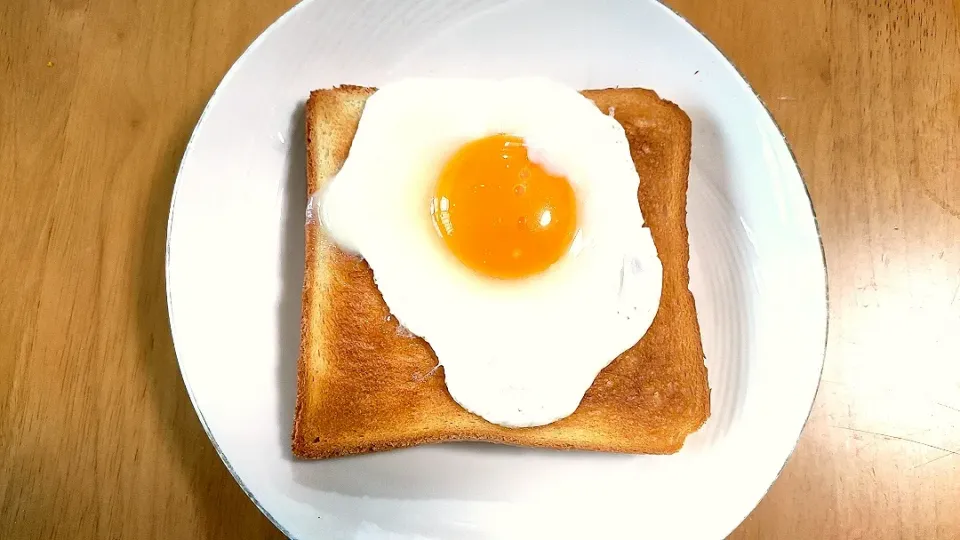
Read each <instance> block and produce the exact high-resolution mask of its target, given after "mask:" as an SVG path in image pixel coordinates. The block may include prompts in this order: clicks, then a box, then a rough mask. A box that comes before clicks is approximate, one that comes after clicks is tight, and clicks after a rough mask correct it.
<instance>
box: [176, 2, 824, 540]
mask: <svg viewBox="0 0 960 540" xmlns="http://www.w3.org/2000/svg"><path fill="white" fill-rule="evenodd" d="M410 75H433V76H452V75H456V76H469V77H496V78H499V77H506V76H511V75H542V76H547V77H550V78H552V79H555V80H558V81H560V82H563V83H566V84H568V85H569V86H571V87H574V88H604V87H610V86H640V87H646V88H652V89H654V90H656V91H657V92H658V93H659V94H660V95H661V96H662V97H664V98H666V99H669V100H671V101H674V102H676V103H677V104H679V105H680V106H681V107H682V108H683V109H684V110H685V111H686V112H687V114H688V115H689V116H690V118H691V119H692V121H693V157H692V163H691V173H690V187H689V198H688V205H687V210H688V214H687V223H688V225H689V229H690V249H691V262H690V270H691V284H690V287H691V289H692V290H693V293H694V296H695V298H696V302H697V308H698V312H699V313H698V314H699V319H700V325H701V330H702V335H703V346H704V351H705V354H706V364H707V367H708V369H709V378H710V386H711V388H712V395H711V399H712V403H711V406H712V415H711V417H710V420H709V421H708V422H707V424H706V425H705V426H704V427H703V428H702V429H701V430H700V431H699V432H697V433H696V434H694V435H693V436H691V437H690V438H689V439H688V440H687V444H686V445H685V447H684V448H683V450H682V451H681V452H679V453H678V454H676V455H672V456H630V455H610V454H599V453H589V452H555V451H544V450H530V449H521V448H510V447H500V446H495V445H484V444H447V445H436V446H428V447H420V448H413V449H408V450H401V451H394V452H387V453H382V454H376V455H367V456H359V457H353V458H345V459H338V460H328V461H319V462H304V461H298V460H295V459H293V457H292V456H291V454H290V431H291V423H292V418H293V407H294V400H295V394H296V388H295V386H296V381H295V374H296V362H297V352H298V346H299V333H300V291H301V283H302V277H303V260H304V254H303V249H304V248H303V246H304V242H303V240H304V238H303V234H304V233H303V229H304V210H305V205H306V193H305V187H304V130H303V124H304V118H303V107H304V100H305V98H306V97H307V95H308V93H309V91H310V90H312V89H316V88H324V87H330V86H333V85H337V84H343V83H352V84H362V85H380V84H383V83H385V82H387V81H391V80H395V79H399V78H402V77H405V76H410ZM167 287H168V289H167V290H168V302H169V308H170V321H171V325H172V328H173V337H174V341H175V344H176V350H177V356H178V357H179V361H180V367H181V370H182V372H183V379H184V381H185V383H186V385H187V388H188V391H189V393H190V396H191V398H192V399H193V403H194V406H195V407H196V409H197V413H198V414H199V415H200V417H201V419H202V421H203V424H204V426H205V427H206V429H207V431H208V433H209V434H210V438H211V440H212V441H213V443H214V444H215V445H216V447H217V449H218V450H219V452H220V455H221V457H222V458H223V460H224V462H225V463H226V464H227V466H228V467H229V468H230V469H231V471H232V472H233V474H234V476H235V477H236V478H237V481H238V482H240V484H241V485H242V486H243V487H244V489H245V490H246V491H247V493H248V494H249V495H250V497H251V498H252V499H253V500H254V502H255V503H256V504H257V505H258V506H259V507H260V508H261V509H262V510H263V512H264V513H266V514H267V515H268V516H269V517H270V518H271V519H272V520H273V521H274V523H276V525H277V526H278V527H280V528H281V529H282V530H283V531H284V532H286V533H287V534H288V535H289V536H291V537H294V538H301V539H308V538H324V539H327V538H444V539H447V538H491V537H496V538H513V537H517V538H521V537H524V538H530V537H592V538H604V537H605V538H622V537H645V538H657V539H663V538H722V537H723V536H725V535H726V534H728V533H729V532H730V531H731V530H733V529H734V528H735V527H736V526H737V524H738V523H739V522H740V521H741V520H742V519H743V518H744V517H746V515H747V514H748V513H749V512H750V511H751V509H753V507H754V506H755V505H756V504H757V503H758V502H759V501H760V499H761V497H763V495H764V493H766V491H767V489H768V488H769V486H770V484H771V483H772V482H773V480H774V479H775V478H776V476H777V474H778V472H779V471H780V469H781V468H782V467H783V464H784V462H785V461H786V459H787V457H788V456H789V455H790V452H791V451H792V450H793V448H794V446H795V445H796V442H797V438H798V437H799V434H800V430H801V428H802V427H803V424H804V421H805V420H806V418H807V416H808V414H809V411H810V407H811V403H812V401H813V397H814V394H815V392H816V388H817V383H818V380H819V375H820V370H821V367H822V363H823V352H824V342H825V338H826V315H827V306H826V294H825V288H826V282H825V272H824V262H823V257H822V251H821V247H820V241H819V237H818V234H817V228H816V223H815V220H814V216H813V212H812V210H811V206H810V199H809V197H808V196H807V193H806V191H805V189H804V184H803V181H802V179H801V177H800V174H799V172H798V171H797V167H796V164H795V162H794V160H793V157H792V155H791V153H790V150H789V149H788V147H787V144H786V143H785V141H784V139H783V136H782V135H781V133H780V131H779V130H778V128H777V126H776V125H775V124H774V122H773V120H772V119H771V117H770V115H769V114H768V112H767V111H766V109H765V108H764V106H763V104H762V103H761V102H760V100H759V99H758V98H757V97H756V95H755V94H754V92H753V91H752V90H751V89H750V87H749V86H748V85H747V83H746V82H744V80H743V79H742V78H741V76H740V75H739V74H738V73H737V71H736V70H735V69H734V67H733V66H732V65H731V64H730V63H729V62H728V61H727V60H726V59H725V58H724V57H723V55H722V54H720V53H719V52H718V51H717V50H716V49H715V48H714V47H713V46H712V45H711V44H710V42H709V41H708V40H707V39H705V38H704V37H703V36H702V35H701V34H699V33H698V32H697V31H696V30H695V29H694V28H692V27H691V26H690V25H689V24H688V23H686V22H685V21H684V20H683V19H682V18H680V17H679V16H677V15H676V14H674V13H673V12H672V11H670V10H669V9H667V8H666V7H664V6H662V5H660V4H659V3H657V2H654V1H652V0H632V1H630V0H624V1H615V0H609V1H602V2H589V1H587V0H583V1H575V0H516V1H513V0H507V1H504V0H449V1H442V2H435V1H428V0H422V1H407V2H398V1H391V0H365V1H349V0H343V1H339V2H334V1H322V0H315V1H311V0H308V1H305V2H303V3H301V4H299V5H298V6H296V7H295V8H293V9H292V10H291V11H290V12H289V13H287V14H286V15H284V16H283V17H282V18H281V19H280V20H279V21H277V22H276V23H275V24H274V25H273V26H271V27H270V28H269V29H268V30H267V31H266V32H264V34H263V35H262V36H261V37H260V38H259V39H257V40H256V42H254V44H253V45H252V46H251V47H250V48H249V50H248V51H247V52H246V53H245V54H244V55H243V56H242V57H241V58H240V60H239V61H238V62H237V63H236V65H235V66H234V67H233V69H231V70H230V72H229V74H227V76H226V77H225V78H224V80H223V82H222V83H221V85H220V87H219V88H218V89H217V91H216V93H215V94H214V96H213V98H212V99H211V100H210V104H209V106H208V107H207V109H206V111H205V112H204V114H203V117H202V118H201V120H200V122H199V124H198V125H197V128H196V131H195V132H194V135H193V139H192V140H191V142H190V144H189V146H188V148H187V152H186V154H185V156H184V159H183V165H182V168H181V170H180V175H179V177H178V179H177V185H176V191H175V196H174V202H173V207H172V209H171V213H170V228H169V237H168V252H167Z"/></svg>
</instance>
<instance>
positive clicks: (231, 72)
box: [164, 0, 830, 538]
mask: <svg viewBox="0 0 960 540" xmlns="http://www.w3.org/2000/svg"><path fill="white" fill-rule="evenodd" d="M317 1H321V0H301V1H299V2H297V3H296V4H294V5H293V6H292V7H290V8H289V9H288V10H287V11H285V12H284V13H283V14H281V15H280V16H279V17H277V19H276V20H274V21H273V22H272V23H270V24H269V25H268V26H267V27H266V28H264V29H263V30H262V31H261V32H260V34H259V35H257V37H256V38H255V39H254V40H253V41H251V42H250V44H249V45H247V47H246V48H245V49H244V50H243V52H242V53H241V54H240V56H238V57H237V59H236V60H234V62H233V63H232V64H231V66H230V68H229V69H228V70H227V72H226V73H225V74H224V75H223V77H222V78H221V79H220V82H219V83H218V84H217V87H216V88H215V89H214V91H213V93H212V94H211V95H210V98H209V99H208V100H207V103H206V104H205V105H204V108H203V111H202V112H201V113H200V116H199V118H198V119H197V123H196V124H195V125H194V128H193V130H192V132H191V134H190V138H189V140H188V141H187V145H186V147H185V148H184V151H183V155H182V156H181V158H180V164H179V166H178V167H177V174H176V178H175V180H174V186H173V193H172V196H171V199H170V210H169V213H168V216H167V228H166V241H165V243H164V289H165V297H166V303H167V318H168V319H169V324H170V333H171V341H172V342H173V350H174V355H175V356H176V360H177V367H178V368H179V370H180V378H181V380H182V381H183V384H184V387H185V388H186V391H187V396H188V397H189V398H190V404H191V405H192V406H193V410H194V412H196V414H197V418H198V419H199V420H200V425H201V426H202V427H203V431H204V433H206V435H207V438H208V439H209V440H210V442H211V443H212V444H213V448H214V450H215V451H216V453H217V456H219V458H220V461H221V462H223V464H224V466H225V467H226V468H227V471H229V472H230V475H231V476H232V477H233V479H234V481H235V482H236V483H237V485H239V486H240V489H241V490H242V491H243V493H244V494H245V495H246V496H247V498H248V499H250V501H252V502H253V504H254V506H256V507H257V509H258V510H259V511H260V513H262V514H263V515H264V516H266V518H267V519H268V520H269V521H270V523H272V524H273V526H274V527H276V528H277V529H278V530H279V531H280V532H281V533H282V534H283V535H284V536H286V537H288V538H294V537H293V535H292V534H291V533H290V531H289V530H287V528H286V527H284V525H283V524H281V523H280V522H279V521H278V520H277V519H276V518H275V517H274V516H273V515H272V514H271V513H270V512H269V511H268V510H267V509H266V508H265V507H264V506H263V504H262V503H261V502H260V501H259V500H258V499H257V497H256V496H255V495H254V494H253V492H252V491H251V490H250V489H249V488H248V487H247V485H246V484H245V483H244V482H243V480H242V479H241V478H240V476H239V475H238V474H237V472H236V470H235V469H234V467H233V465H232V464H231V463H230V460H229V459H227V457H226V455H225V454H224V452H223V449H222V448H221V447H220V445H219V443H218V442H217V440H216V438H215V437H214V436H213V433H212V432H211V431H210V427H209V425H208V423H207V420H206V418H205V417H204V415H203V411H202V410H200V407H199V406H198V405H197V400H196V396H195V394H194V391H193V387H192V386H191V384H190V381H189V380H188V378H187V376H186V373H185V371H184V366H183V361H182V360H181V355H180V354H179V353H178V351H177V341H176V337H175V336H176V323H175V321H174V315H173V302H172V295H171V288H170V287H169V284H170V251H171V245H172V243H171V239H172V233H173V223H174V215H175V212H176V206H177V204H176V203H177V197H178V195H179V193H180V188H181V187H182V185H183V184H182V183H181V182H180V180H181V176H182V173H183V169H184V166H185V163H186V162H187V159H188V158H189V157H190V154H191V151H192V150H193V146H194V142H195V138H196V136H197V133H199V132H200V129H201V127H203V125H204V122H205V121H206V120H207V117H208V113H209V112H210V110H211V109H212V108H213V107H214V106H215V105H216V102H217V98H218V97H219V94H220V92H221V90H222V89H223V88H224V87H225V86H226V84H227V83H228V82H229V81H230V80H231V79H232V78H233V77H234V76H235V74H236V73H237V72H238V71H239V69H240V68H241V67H242V65H243V63H244V61H245V60H246V59H247V57H248V56H249V55H250V54H251V53H252V52H253V51H254V50H256V49H257V47H259V46H260V44H261V43H262V42H263V41H265V40H266V38H267V37H268V36H269V35H271V34H272V33H273V32H275V31H276V30H277V29H278V28H280V27H281V25H282V24H283V23H284V22H285V21H286V20H287V19H288V18H293V17H294V16H295V15H296V14H297V13H299V12H300V10H301V9H304V8H305V7H306V6H308V5H311V4H313V3H314V2H317ZM647 1H648V2H650V3H651V4H655V5H657V6H659V7H660V8H661V9H663V10H665V11H666V12H667V14H668V15H670V16H672V17H674V18H675V19H676V20H677V21H679V22H680V23H681V24H683V25H684V26H686V27H687V28H688V29H689V30H692V31H693V32H694V34H696V35H698V36H699V37H700V38H701V39H703V40H704V42H705V43H706V44H707V45H708V46H709V47H711V48H712V49H713V50H714V51H716V52H717V53H719V54H720V57H721V58H722V59H723V61H724V62H725V63H726V64H727V66H728V67H730V68H732V69H733V72H734V73H736V75H737V78H738V79H739V80H740V82H741V83H742V84H743V85H744V87H745V88H746V89H747V90H748V91H749V93H750V94H751V95H752V96H753V97H754V99H756V100H757V102H758V103H759V104H760V106H761V108H762V109H763V112H764V114H766V116H767V118H769V120H770V121H771V123H772V124H773V126H774V127H775V128H776V131H777V133H778V135H779V138H780V140H781V141H783V145H784V147H785V148H786V149H787V152H788V154H789V156H790V159H791V161H792V163H793V168H794V169H795V170H796V171H797V176H798V177H799V179H800V183H801V184H802V186H803V192H804V194H805V195H806V199H807V204H808V207H809V209H810V215H811V217H812V218H813V226H814V230H815V232H816V237H817V243H818V244H819V247H820V264H821V266H822V267H823V283H824V291H823V294H824V324H823V329H824V333H823V336H824V340H823V346H822V352H821V353H820V355H819V356H820V359H819V363H820V366H819V369H818V371H819V373H818V376H817V384H816V387H815V389H814V392H813V395H812V397H811V399H810V406H809V409H808V410H807V414H806V416H805V418H804V420H803V423H802V425H801V428H800V431H799V432H798V433H797V438H796V440H795V441H794V442H793V444H792V447H791V449H790V452H789V453H788V454H787V457H786V458H785V459H784V462H783V464H782V465H781V466H780V469H779V470H778V471H777V473H776V475H774V476H773V478H772V479H771V480H770V484H769V485H768V486H767V487H766V488H765V489H764V490H763V493H762V494H761V495H760V497H759V498H758V499H757V500H756V502H754V503H753V505H752V506H751V507H750V510H749V511H748V512H747V514H746V515H744V516H742V517H740V519H739V520H738V521H737V523H736V524H735V525H734V526H733V529H731V530H729V531H727V532H726V533H725V534H724V536H723V537H726V536H729V535H730V534H731V533H733V532H734V531H735V530H736V529H737V528H738V527H739V526H740V525H741V524H743V522H744V520H746V518H747V517H749V516H750V514H751V513H752V512H753V511H754V510H755V509H756V508H757V506H758V505H759V504H760V502H761V501H762V500H763V499H764V498H766V496H767V494H769V492H770V489H771V488H772V487H773V485H774V484H775V483H776V481H777V480H778V479H779V478H780V476H781V474H782V473H783V471H784V469H785V468H786V466H787V463H788V462H789V461H790V458H791V457H792V456H793V455H794V453H795V452H796V449H797V446H798V445H799V443H800V438H801V437H802V436H803V432H804V430H805V429H806V427H807V423H808V422H809V420H810V416H811V415H812V413H813V407H814V404H815V403H816V400H817V396H818V395H819V393H820V386H821V382H822V378H823V370H824V366H825V364H826V355H827V345H828V344H829V339H830V282H829V272H828V268H827V258H826V251H825V249H824V245H823V234H822V229H821V226H820V220H819V218H818V217H817V212H816V208H815V207H814V204H813V198H812V197H811V196H810V187H809V185H808V183H807V180H806V178H805V176H804V173H803V170H802V169H801V168H800V164H799V162H798V161H797V157H796V154H795V153H794V151H793V147H792V146H791V145H790V142H789V141H788V140H787V137H786V135H785V134H784V132H783V128H781V127H780V124H779V123H778V122H777V120H776V118H775V117H774V116H773V114H772V113H771V112H770V107H769V106H768V105H767V103H766V102H765V101H764V100H763V98H762V97H761V96H760V94H758V93H757V91H756V90H755V89H754V88H753V86H752V85H751V84H750V82H749V81H748V80H747V78H746V77H745V76H744V75H743V73H742V72H741V71H740V69H739V68H738V67H737V65H736V64H735V63H734V62H733V61H732V60H731V59H730V57H729V56H727V54H726V53H725V52H724V51H723V50H722V49H721V48H720V47H718V46H717V44H716V43H715V42H714V41H713V40H712V39H710V37H709V36H707V35H706V34H705V33H703V32H702V31H700V29H699V28H697V27H696V26H694V25H693V24H692V23H691V22H690V21H689V20H688V19H687V18H686V17H685V16H683V15H682V14H680V13H679V12H678V11H676V10H675V9H673V8H672V7H670V6H668V5H667V4H665V3H664V2H663V0H647Z"/></svg>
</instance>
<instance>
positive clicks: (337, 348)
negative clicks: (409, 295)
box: [292, 86, 710, 459]
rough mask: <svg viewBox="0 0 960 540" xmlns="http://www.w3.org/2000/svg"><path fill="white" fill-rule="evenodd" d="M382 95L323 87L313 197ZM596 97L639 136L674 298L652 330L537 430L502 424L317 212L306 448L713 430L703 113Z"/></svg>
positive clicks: (654, 444)
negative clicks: (370, 101)
mask: <svg viewBox="0 0 960 540" xmlns="http://www.w3.org/2000/svg"><path fill="white" fill-rule="evenodd" d="M373 92H375V89H373V88H366V87H358V86H340V87H337V88H333V89H327V90H317V91H314V92H312V93H311V94H310V99H309V101H308V102H307V108H306V124H307V126H306V133H307V195H308V196H310V195H311V194H314V193H316V192H318V191H319V190H320V189H322V187H323V185H324V183H325V182H326V181H327V180H328V179H330V178H332V177H333V176H334V175H335V174H336V173H337V172H338V171H339V170H340V167H341V166H342V165H343V163H344V161H345V160H346V158H347V155H348V154H349V152H350V146H351V143H352V141H353V136H354V134H355V133H356V130H357V126H358V124H359V121H360V115H361V114H362V112H363V107H364V103H365V102H366V99H367V97H369V96H370V95H371V94H373ZM583 95H585V96H586V97H588V98H589V99H591V100H593V102H594V103H596V105H597V107H598V108H599V109H600V110H601V111H602V112H604V113H609V114H611V115H613V116H614V118H615V119H616V120H617V121H618V122H620V124H621V125H622V126H623V128H624V130H625V131H626V135H627V140H628V142H629V144H630V153H631V157H632V158H633V161H634V164H635V165H636V168H637V172H638V173H639V175H640V188H639V190H638V194H637V195H638V200H639V203H640V208H641V211H642V212H643V216H644V219H645V221H646V226H647V227H649V228H650V231H651V233H652V236H653V241H654V244H655V245H656V248H657V252H658V254H659V256H660V260H661V262H662V264H663V292H662V296H661V300H660V307H659V310H658V312H657V315H656V318H655V319H654V321H653V324H652V325H651V326H650V329H649V330H648V331H647V333H646V335H645V336H644V337H643V339H641V340H640V342H639V343H637V344H636V345H635V346H633V347H632V348H630V349H629V350H627V351H625V352H624V353H623V354H621V355H620V356H619V357H617V358H616V359H615V360H614V361H613V362H612V363H611V364H610V365H609V366H607V367H606V368H605V369H604V370H603V371H601V372H600V374H599V375H598V376H597V378H596V380H595V381H594V382H593V385H592V386H591V387H590V389H589V390H587V393H586V395H584V397H583V400H582V401H581V403H580V406H579V407H578V408H577V410H576V411H575V412H574V413H573V414H572V415H570V416H568V417H566V418H563V419H561V420H558V421H556V422H554V423H552V424H548V425H545V426H539V427H531V428H506V427H502V426H499V425H495V424H492V423H490V422H487V421H486V420H484V419H482V418H480V417H479V416H476V415H474V414H472V413H470V412H467V411H466V410H465V409H463V408H462V407H460V405H458V404H457V403H456V402H455V401H454V400H453V398H451V397H450V394H449V393H448V392H447V388H446V385H445V384H444V374H443V368H442V367H441V368H439V369H438V368H437V358H436V356H435V355H434V353H433V351H432V349H431V348H430V346H429V345H427V343H426V342H424V341H423V340H422V339H420V338H418V337H416V336H413V335H412V334H410V333H408V332H406V331H405V329H404V328H403V327H402V326H400V325H399V323H398V321H397V320H396V318H395V317H393V316H391V314H390V311H389V309H388V308H387V306H386V304H385V303H384V301H383V298H382V297H381V295H380V292H379V291H378V290H377V286H376V285H375V283H374V280H373V273H372V271H371V270H370V267H369V266H367V264H366V263H365V262H364V261H363V259H361V258H359V257H357V256H355V255H351V254H348V253H345V252H343V251H341V250H340V249H339V248H338V247H337V246H336V245H335V244H334V243H333V242H332V241H331V240H330V239H329V238H328V237H327V236H326V234H325V232H324V230H323V228H322V227H321V226H320V224H319V223H318V222H317V220H316V219H309V220H308V222H307V224H306V265H305V266H306V267H305V271H304V283H303V305H302V319H301V339H300V358H299V362H298V369H297V403H296V413H295V419H294V427H293V444H292V449H293V454H294V455H295V456H297V457H300V458H308V459H317V458H330V457H336V456H344V455H349V454H360V453H366V452H375V451H380V450H389V449H394V448H402V447H407V446H414V445H419V444H427V443H438V442H445V441H488V442H494V443H503V444H510V445H518V446H534V447H546V448H555V449H578V450H597V451H609V452H623V453H643V454H669V453H673V452H676V451H678V450H679V449H680V448H681V446H682V445H683V442H684V440H685V438H686V437H687V435H688V434H690V433H692V432H694V431H696V430H697V429H698V428H699V427H700V426H701V425H703V423H704V422H705V421H706V419H707V417H708V416H709V414H710V389H709V387H708V384H707V370H706V367H705V366H704V362H703V360H704V358H703V348H702V345H701V341H700V328H699V325H698V323H697V314H696V309H695V306H694V299H693V295H692V294H691V293H690V290H689V287H688V284H689V271H688V262H689V245H688V241H687V225H686V201H687V195H686V194H687V176H688V173H689V166H690V146H691V130H690V119H689V118H688V117H687V115H686V114H685V113H684V112H683V111H682V110H681V109H680V108H679V107H678V106H676V105H674V104H673V103H670V102H669V101H665V100H662V99H660V98H659V97H658V96H657V94H656V93H654V92H652V91H649V90H644V89H639V88H619V89H604V90H587V91H584V92H583ZM479 338H480V339H483V336H479ZM547 375H549V374H547Z"/></svg>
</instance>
